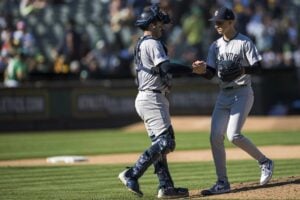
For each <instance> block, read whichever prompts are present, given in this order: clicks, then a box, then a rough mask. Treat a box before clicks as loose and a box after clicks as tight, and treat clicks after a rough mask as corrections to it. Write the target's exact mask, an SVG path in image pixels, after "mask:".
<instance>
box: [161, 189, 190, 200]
mask: <svg viewBox="0 0 300 200" xmlns="http://www.w3.org/2000/svg"><path fill="white" fill-rule="evenodd" d="M188 196H189V190H188V189H187V188H173V187H169V188H160V189H159V190H158V194H157V198H159V199H176V198H184V197H188Z"/></svg>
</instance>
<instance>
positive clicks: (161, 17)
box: [135, 4, 171, 29]
mask: <svg viewBox="0 0 300 200" xmlns="http://www.w3.org/2000/svg"><path fill="white" fill-rule="evenodd" d="M155 20H158V21H162V22H163V23H164V24H168V23H170V22H171V19H170V17H169V15H168V14H165V13H163V12H161V11H160V9H159V6H158V5H157V4H154V5H152V6H151V7H148V8H146V9H145V10H144V11H143V12H142V14H141V15H140V17H139V18H138V19H137V20H136V22H135V25H136V26H138V27H140V28H141V29H145V28H147V27H148V26H149V24H150V23H151V22H153V21H155Z"/></svg>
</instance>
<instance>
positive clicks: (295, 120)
mask: <svg viewBox="0 0 300 200" xmlns="http://www.w3.org/2000/svg"><path fill="white" fill-rule="evenodd" d="M210 119H211V118H210V117H206V116H199V117H198V116H185V117H177V116H176V117H172V124H173V127H174V129H175V131H209V129H210ZM124 130H127V131H144V130H145V127H144V125H143V124H142V123H136V124H132V125H130V126H127V127H124ZM243 130H244V131H274V130H277V131H278V130H281V131H284V130H289V131H300V116H287V117H263V116H249V117H248V118H247V120H246V123H245V125H244V127H243Z"/></svg>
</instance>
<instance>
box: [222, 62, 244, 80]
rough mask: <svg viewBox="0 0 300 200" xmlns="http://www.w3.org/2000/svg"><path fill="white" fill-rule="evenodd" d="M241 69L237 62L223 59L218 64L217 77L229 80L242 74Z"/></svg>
mask: <svg viewBox="0 0 300 200" xmlns="http://www.w3.org/2000/svg"><path fill="white" fill-rule="evenodd" d="M242 73H243V69H242V67H241V65H240V64H239V63H236V62H233V61H223V62H221V63H220V64H219V65H218V75H219V78H220V79H221V80H222V81H224V82H230V81H233V80H234V79H236V78H237V77H239V76H240V75H242Z"/></svg>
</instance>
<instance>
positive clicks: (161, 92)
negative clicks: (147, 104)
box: [140, 90, 168, 95]
mask: <svg viewBox="0 0 300 200" xmlns="http://www.w3.org/2000/svg"><path fill="white" fill-rule="evenodd" d="M140 91H142V92H153V93H157V94H163V95H167V94H168V93H167V92H165V91H161V90H140Z"/></svg>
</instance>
